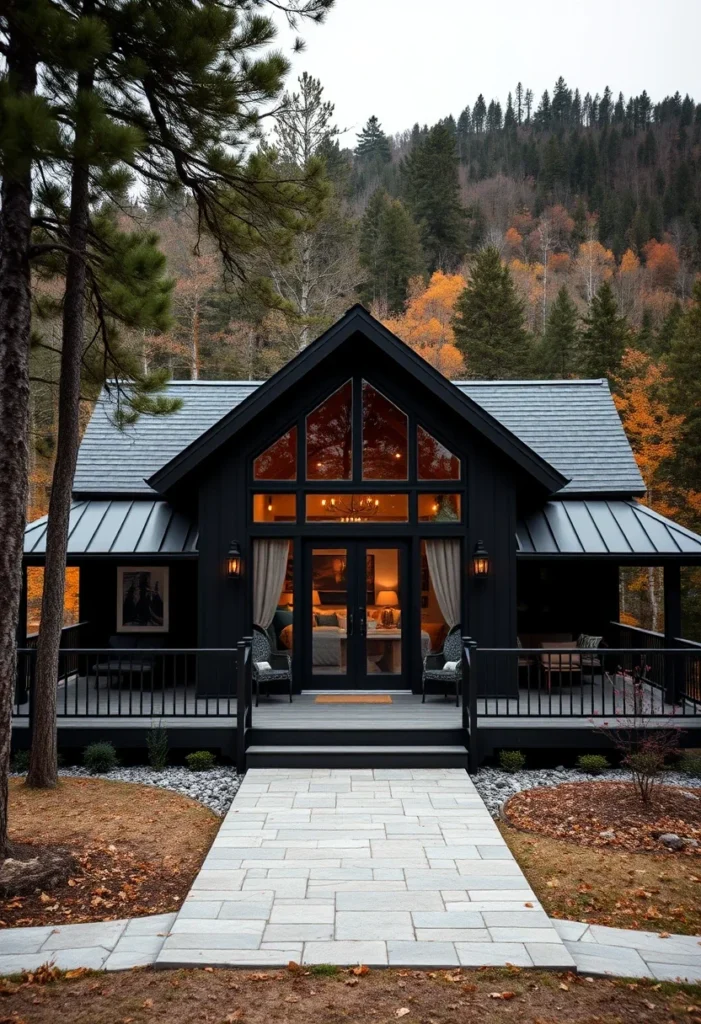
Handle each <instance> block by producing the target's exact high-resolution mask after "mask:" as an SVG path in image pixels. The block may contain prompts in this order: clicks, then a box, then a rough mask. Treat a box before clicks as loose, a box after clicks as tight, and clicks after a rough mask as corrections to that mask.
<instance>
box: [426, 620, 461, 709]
mask: <svg viewBox="0 0 701 1024" xmlns="http://www.w3.org/2000/svg"><path fill="white" fill-rule="evenodd" d="M461 679H462V639H461V636H460V625H459V624H458V625H457V626H453V627H452V629H451V630H450V631H449V633H448V635H447V637H446V638H445V642H444V643H443V650H442V651H441V652H440V653H439V654H427V655H426V657H425V658H424V667H423V672H422V674H421V703H422V704H425V703H426V692H427V687H431V686H433V685H435V686H436V689H437V690H438V692H439V693H440V691H441V690H443V692H444V694H445V698H446V700H447V699H448V691H449V690H450V691H451V692H453V693H455V706H456V707H459V705H460V680H461Z"/></svg>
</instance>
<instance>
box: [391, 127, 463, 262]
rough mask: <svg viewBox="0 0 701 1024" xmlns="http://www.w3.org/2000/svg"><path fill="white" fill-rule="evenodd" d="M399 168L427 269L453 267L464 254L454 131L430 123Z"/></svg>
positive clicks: (461, 208)
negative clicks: (426, 262) (418, 142)
mask: <svg viewBox="0 0 701 1024" xmlns="http://www.w3.org/2000/svg"><path fill="white" fill-rule="evenodd" d="M402 170H403V175H404V182H405V192H406V197H407V200H408V203H409V207H410V209H411V210H412V212H413V214H414V217H415V219H416V221H417V223H418V224H419V227H420V231H421V241H422V245H423V250H424V253H425V254H426V259H427V261H428V269H429V271H430V272H431V273H432V272H433V271H434V270H437V269H439V268H441V269H443V270H447V271H449V270H453V269H454V268H455V267H457V265H458V264H459V262H460V260H461V259H462V257H463V256H464V254H465V244H466V226H465V219H466V211H465V209H464V208H463V206H462V205H461V203H460V183H459V180H458V158H457V151H456V144H455V135H454V134H453V132H452V131H451V130H450V128H449V127H448V126H447V125H445V124H443V123H439V124H437V125H434V127H433V128H431V129H430V131H429V133H428V135H427V137H426V139H425V140H424V141H423V142H422V143H421V145H420V146H418V148H417V149H415V150H412V152H411V153H410V154H409V156H408V157H407V158H406V160H405V161H404V164H403V168H402Z"/></svg>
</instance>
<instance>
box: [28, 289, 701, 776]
mask: <svg viewBox="0 0 701 1024" xmlns="http://www.w3.org/2000/svg"><path fill="white" fill-rule="evenodd" d="M168 393H169V394H170V395H174V396H178V397H179V398H181V399H182V409H181V410H180V411H178V412H177V413H175V414H173V415H172V416H169V417H163V418H155V417H147V416H143V417H141V418H140V419H139V420H138V422H137V423H136V424H135V425H133V426H130V427H127V428H125V429H124V430H122V431H120V430H118V429H117V428H116V427H115V426H114V425H113V422H112V418H111V417H112V413H113V411H114V410H113V408H112V406H111V403H110V399H109V398H108V396H107V395H103V397H102V398H101V399H100V401H98V403H97V405H96V407H95V410H94V412H93V415H92V419H91V421H90V423H89V425H88V427H87V430H86V433H85V436H84V438H83V442H82V445H81V449H80V456H79V460H78V468H77V473H76V479H75V491H74V499H75V501H74V507H73V511H72V515H71V524H70V539H69V563H70V564H71V565H75V566H79V568H80V626H79V627H73V633H72V634H71V636H70V637H69V641H68V642H66V643H64V647H66V648H67V649H68V648H70V649H71V650H75V651H81V652H84V653H83V654H82V655H80V654H77V653H76V654H73V655H72V658H73V660H72V661H70V659H69V658H68V654H66V657H65V658H64V661H65V665H64V668H63V670H62V672H63V676H62V679H61V680H60V681H59V687H60V691H59V715H60V716H62V717H61V723H62V724H65V723H66V720H67V718H68V717H71V716H72V717H73V718H80V717H81V716H82V717H83V718H84V720H85V721H87V719H91V720H92V719H94V718H97V717H102V721H103V724H104V723H105V718H106V717H107V718H109V717H110V716H122V717H124V716H127V715H128V716H131V717H132V718H133V719H134V723H135V724H136V723H137V721H138V722H139V723H142V722H146V721H147V719H149V718H153V717H154V716H157V717H161V716H168V715H169V714H170V715H171V716H172V717H173V721H175V719H176V718H177V720H178V722H179V723H180V724H181V725H182V721H183V720H184V719H186V718H187V719H188V721H189V725H190V726H191V727H192V728H196V727H199V728H201V729H204V727H205V726H211V724H212V723H211V719H212V717H220V716H222V714H223V713H222V710H221V705H220V700H222V699H224V700H226V701H229V703H228V704H227V705H226V711H225V713H224V718H226V716H227V715H229V716H231V715H232V714H233V712H232V707H231V703H230V702H231V700H232V699H234V698H235V690H236V687H235V683H234V682H233V679H234V675H235V673H233V672H232V669H231V665H232V661H231V658H232V657H233V656H234V655H233V654H232V652H235V649H236V647H237V644H238V642H239V641H240V640H241V638H243V637H253V638H254V639H253V648H252V653H251V655H250V659H251V669H250V671H251V673H252V674H253V675H254V676H256V677H257V682H258V683H259V684H260V685H259V689H260V695H261V700H260V708H259V711H258V712H257V714H259V715H260V721H262V720H263V716H264V715H266V714H267V715H270V714H272V713H273V712H272V711H271V708H274V709H275V710H274V713H275V715H276V719H275V724H276V726H280V723H281V722H283V718H284V716H285V715H289V716H291V717H290V721H292V720H293V716H295V715H298V714H300V711H299V707H300V706H301V705H302V704H303V702H304V701H305V700H306V701H307V704H309V705H310V707H311V705H312V704H313V705H314V707H316V705H317V704H320V703H321V706H322V707H323V702H320V701H319V700H318V699H317V698H318V697H319V696H320V695H322V696H323V695H324V694H329V695H330V696H333V695H334V694H337V695H339V696H346V697H349V696H351V697H352V695H353V694H358V695H363V694H364V695H370V696H371V695H372V694H373V693H375V694H378V695H386V696H387V697H388V699H391V700H392V703H393V704H394V706H395V707H397V706H404V705H403V704H402V701H404V704H406V702H407V701H408V700H409V699H410V698H411V696H412V695H415V696H414V697H413V699H412V703H411V707H412V709H413V711H412V714H413V715H414V717H415V721H416V722H417V723H419V724H420V721H421V719H420V716H421V715H422V714H423V715H425V716H426V717H425V718H424V720H423V721H424V722H428V721H429V720H431V721H433V719H431V715H437V714H441V715H443V714H447V711H448V709H450V708H452V707H454V700H455V698H456V697H457V698H458V700H459V699H460V683H459V681H458V683H456V682H455V679H456V678H458V679H459V677H460V672H461V665H462V658H463V650H462V649H463V642H462V639H461V638H462V637H470V638H471V639H472V641H473V646H475V645H476V647H477V651H476V655H475V659H474V660H475V662H477V661H479V662H480V665H481V668H480V692H479V694H478V697H479V700H480V701H481V702H482V703H481V704H480V712H479V713H480V714H483V715H484V716H485V718H489V716H490V715H492V713H493V715H497V716H498V715H500V714H501V710H503V708H504V707H505V708H506V712H508V715H507V717H508V718H509V719H511V718H513V717H514V716H515V714H516V712H514V708H513V706H512V704H511V703H509V702H510V701H511V702H513V701H515V702H516V704H519V700H520V705H519V707H520V711H519V712H518V713H519V714H523V713H524V707H525V708H526V711H525V713H526V714H532V713H533V705H532V703H530V700H531V698H530V696H528V693H530V691H531V690H533V692H535V689H536V688H537V690H538V693H539V695H540V704H539V709H540V713H541V715H542V714H545V712H544V711H543V706H544V704H543V697H544V696H545V697H547V698H548V699H549V700H550V708H551V711H550V714H551V715H552V701H553V695H555V696H556V698H558V699H559V700H560V706H561V707H562V701H563V699H564V700H565V706H566V707H569V708H570V712H571V713H574V709H575V706H577V707H578V706H579V704H580V703H581V707H582V711H583V712H584V708H585V699H584V698H585V696H586V700H587V701H589V700H591V701H594V696H592V695H593V693H594V690H593V689H592V687H594V688H595V687H596V686H600V687H602V691H601V693H602V694H603V693H604V691H605V679H606V678H609V679H611V680H612V685H613V688H614V689H615V688H616V687H615V682H616V678H618V677H617V672H618V671H619V670H620V671H621V672H623V670H622V669H621V668H620V666H617V667H616V668H614V669H613V670H612V672H613V675H609V674H608V673H607V672H605V671H603V669H602V665H601V662H602V656H601V655H599V654H597V656H596V658H594V657H593V656H592V658H591V659H590V661H591V664H590V665H589V671H585V665H584V664H583V661H582V657H583V656H580V655H579V654H576V653H575V654H573V653H572V652H573V651H574V652H577V651H579V650H581V648H582V647H589V646H590V645H591V646H592V647H593V646H595V645H600V646H599V647H598V650H604V649H605V648H604V646H603V645H604V644H606V645H607V646H608V649H617V648H621V647H624V646H625V647H646V646H650V645H652V646H653V647H654V646H657V647H658V648H672V647H674V648H679V647H680V645H681V644H682V643H687V642H685V641H682V638H681V622H680V596H679V588H680V584H679V579H680V577H679V571H680V566H681V565H685V564H699V563H701V538H699V537H697V536H695V535H694V534H693V533H691V532H689V531H688V530H686V529H684V528H683V527H681V526H678V525H677V524H675V523H673V522H671V521H669V520H667V519H665V518H663V517H662V516H660V515H658V514H657V513H655V512H653V511H652V510H650V509H649V508H647V507H646V506H645V505H643V504H641V502H640V501H639V500H638V499H639V498H642V497H643V495H644V492H645V488H644V485H643V481H642V479H641V476H640V473H639V471H638V468H637V466H636V463H635V460H634V458H633V454H632V451H631V449H630V446H629V444H628V441H627V439H626V436H625V434H624V431H623V428H622V425H621V422H620V419H619V416H618V414H617V412H616V409H615V406H614V403H613V400H612V396H611V393H610V390H609V387H608V384H607V382H606V381H605V380H567V381H465V382H460V381H458V382H455V383H451V382H450V381H448V380H446V379H445V378H444V377H443V376H442V375H441V374H440V373H438V372H437V371H436V370H434V369H433V368H432V367H431V366H430V365H428V364H427V363H426V362H425V361H424V360H422V359H421V358H420V357H419V356H418V355H416V354H415V353H414V352H413V351H412V350H411V349H410V348H409V347H408V346H406V345H405V344H404V343H403V342H401V341H400V340H399V339H397V338H396V337H395V336H394V335H392V334H391V333H390V332H389V331H388V330H386V329H385V328H384V327H383V326H382V325H381V324H380V323H378V322H377V321H376V320H374V319H373V317H372V316H370V314H369V313H367V312H366V311H365V310H364V309H363V308H362V307H360V306H354V307H353V308H352V309H350V310H349V311H348V313H346V314H345V316H343V317H342V318H341V320H339V321H338V323H336V324H335V325H334V326H333V327H331V328H330V329H329V330H328V331H326V333H325V334H323V335H322V336H321V337H320V338H318V339H317V340H316V341H314V342H313V343H312V344H311V345H310V346H309V347H308V348H307V349H305V350H304V351H303V352H301V353H300V354H299V355H297V356H296V357H295V358H294V359H292V360H291V361H290V362H289V363H288V364H287V365H285V366H284V367H283V368H282V369H281V370H279V371H278V372H277V373H276V374H274V376H272V377H271V378H270V379H269V380H267V381H265V382H263V383H256V382H248V381H174V382H172V383H171V384H170V385H169V387H168ZM44 534H45V520H39V521H37V522H35V523H31V524H30V525H29V526H28V528H27V533H26V546H25V551H26V559H25V560H26V564H27V565H28V566H31V565H40V564H41V563H42V560H43V556H44ZM624 564H637V565H649V564H653V565H658V566H664V584H665V631H664V636H662V637H661V638H660V637H658V638H657V640H655V641H654V642H653V641H652V640H650V637H652V636H653V635H652V634H649V635H648V634H645V636H643V634H644V633H645V631H643V630H637V631H633V630H631V629H630V628H627V629H625V630H624V627H623V626H622V624H621V623H620V621H619V586H618V576H619V567H620V566H621V565H624ZM624 633H625V636H624ZM591 638H593V639H591ZM20 646H21V647H25V648H27V649H28V651H29V652H30V653H31V638H30V639H29V640H27V639H26V638H25V637H24V636H20ZM694 648H695V645H693V644H691V643H690V642H689V643H688V646H687V647H685V649H686V650H688V651H690V652H692V653H693V650H694ZM540 649H543V650H545V649H548V650H549V651H550V652H551V657H552V658H555V659H556V660H555V661H552V660H550V661H549V662H546V661H545V660H544V659H543V658H542V657H540V656H539V654H538V653H537V652H538V651H539V650H540ZM696 650H697V654H696V656H697V657H698V651H699V650H701V648H696ZM186 651H187V652H189V653H187V654H186V653H185V652H186ZM522 651H523V652H524V653H521V652H522ZM557 651H562V654H561V655H557V654H554V653H553V652H557ZM88 652H94V653H88ZM125 652H128V653H125ZM168 652H173V654H172V656H170V657H169V654H168ZM179 652H182V653H179ZM225 652H228V655H226V656H225ZM500 652H501V654H502V655H503V657H501V659H500V658H499V657H498V655H499V654H500ZM28 656H29V654H28ZM619 660H620V659H619ZM69 662H70V663H69ZM695 664H696V666H697V667H698V661H697V662H696V663H695ZM446 665H447V668H446ZM604 667H605V666H604ZM685 671H686V670H685ZM436 672H437V673H438V675H436ZM694 672H696V669H693V671H692V672H691V677H690V679H691V681H690V682H688V684H687V691H688V692H687V696H688V697H689V699H691V698H692V697H693V696H694V693H695V691H694V686H695V683H694V678H695V677H694ZM441 673H442V674H441ZM623 674H624V675H625V672H623ZM647 676H648V677H650V679H651V678H652V673H651V672H648V673H647ZM135 679H136V680H138V682H135V681H134V680H135ZM653 682H654V681H653ZM660 686H661V687H662V690H663V691H664V694H665V698H666V699H675V700H676V699H678V697H679V693H671V694H670V692H669V683H668V679H667V682H664V681H661V682H660ZM665 687H666V689H665ZM424 693H425V695H426V699H425V703H421V697H420V696H418V695H423V694H424ZM446 693H447V694H448V697H449V698H450V699H449V700H448V701H446V700H445V694H446ZM145 694H146V697H145V696H144V695H145ZM524 694H526V697H524ZM563 695H564V696H563ZM697 696H701V694H698V695H697ZM290 697H291V698H292V704H290V703H289V701H290ZM21 698H22V695H20V697H18V705H17V708H16V711H17V720H18V721H19V720H20V719H21V718H22V715H23V713H24V712H26V711H27V707H26V703H25V704H23V703H22V701H21ZM171 698H172V703H169V702H171ZM524 699H525V700H526V704H525V705H524V703H523V701H524ZM139 700H140V702H139ZM567 700H569V704H567ZM179 701H182V703H179ZM451 701H452V703H451ZM490 701H492V703H493V707H492V706H491V705H490V703H489V702H490ZM500 701H506V702H507V703H506V705H503V706H502V705H500V704H499V702H500ZM108 705H109V708H108ZM305 706H306V705H305ZM587 706H588V705H587ZM592 706H593V705H592ZM331 707H333V705H331ZM353 707H354V705H349V708H348V709H346V708H345V707H344V705H340V706H339V707H338V708H336V709H335V710H334V712H333V714H334V715H335V716H339V715H342V714H343V713H344V712H346V711H347V713H348V715H349V716H351V715H352V714H353V711H352V709H353ZM694 707H696V705H694ZM436 709H438V710H436ZM500 709H501V710H500ZM363 712H364V713H365V712H367V713H368V714H374V715H375V716H377V715H378V714H380V711H379V710H377V709H375V708H374V706H373V705H369V710H368V709H365V708H363ZM451 713H452V712H451ZM471 713H476V712H475V711H474V708H473V709H472V712H471ZM205 718H207V719H209V721H208V722H205V721H204V719H205ZM249 718H250V716H249ZM489 720H490V721H491V718H490V719H489ZM329 721H331V720H329ZM339 721H340V722H341V725H342V724H343V722H342V720H341V719H339V718H338V717H336V718H334V719H333V725H334V727H337V726H338V724H339ZM350 721H351V718H350V717H349V718H348V722H350ZM460 721H461V719H460V712H457V718H456V719H455V724H456V727H457V726H459V725H460ZM255 724H256V721H255V715H254V725H255ZM371 724H372V725H376V718H375V719H373V720H372V723H371ZM440 724H441V725H445V723H444V722H443V721H442V720H441V723H440ZM283 727H284V723H283ZM368 727H370V726H368ZM451 728H452V722H451ZM103 732H104V729H103ZM271 737H272V734H271V736H269V737H268V740H269V741H271V742H272V739H275V737H272V739H271ZM278 738H279V737H278ZM366 738H367V737H366ZM453 738H454V737H453ZM516 742H517V743H518V741H516ZM513 743H514V741H513V740H512V744H513ZM190 745H191V746H197V745H198V744H197V743H196V742H192V743H191V744H190ZM520 745H523V742H522V741H521V744H520ZM271 749H272V747H271ZM463 753H464V748H463ZM251 763H253V762H251ZM260 763H263V762H262V761H261V762H260ZM266 763H268V762H266ZM272 763H276V762H275V761H274V760H273V762H272ZM305 763H306V762H305ZM441 763H442V762H441Z"/></svg>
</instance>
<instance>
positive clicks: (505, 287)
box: [453, 246, 529, 380]
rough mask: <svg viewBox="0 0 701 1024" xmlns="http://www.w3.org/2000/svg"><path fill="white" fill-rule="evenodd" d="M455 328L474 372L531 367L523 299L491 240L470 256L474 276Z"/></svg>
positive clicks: (494, 374)
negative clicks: (472, 256) (488, 244)
mask: <svg viewBox="0 0 701 1024" xmlns="http://www.w3.org/2000/svg"><path fill="white" fill-rule="evenodd" d="M453 328H454V331H455V344H456V346H457V348H458V349H459V350H460V352H462V354H463V356H464V357H465V362H466V364H467V370H468V374H469V376H470V377H472V378H475V379H484V380H501V379H508V378H514V377H515V378H518V377H520V376H522V375H524V374H525V373H527V371H528V363H529V340H528V334H527V332H526V329H525V326H524V321H523V303H522V302H521V300H520V299H519V297H518V295H517V293H516V289H515V287H514V283H513V281H512V279H511V274H510V272H509V269H508V267H505V266H503V265H502V262H501V256H500V255H499V251H498V249H496V248H494V247H493V246H490V247H488V248H486V249H483V250H482V251H481V252H480V253H478V254H477V256H476V257H475V259H474V260H473V262H472V266H471V277H470V280H469V282H468V284H467V287H466V288H465V290H464V291H463V293H462V295H461V296H460V297H459V299H458V301H457V303H456V305H455V318H454V320H453Z"/></svg>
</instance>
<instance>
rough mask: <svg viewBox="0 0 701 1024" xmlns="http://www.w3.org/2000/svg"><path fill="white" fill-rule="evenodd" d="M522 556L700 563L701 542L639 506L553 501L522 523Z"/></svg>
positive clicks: (518, 536)
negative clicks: (613, 558) (608, 557)
mask: <svg viewBox="0 0 701 1024" xmlns="http://www.w3.org/2000/svg"><path fill="white" fill-rule="evenodd" d="M516 540H517V552H518V554H519V555H544V556H553V555H554V556H557V555H560V556H570V555H575V556H576V555H602V556H608V555H613V556H620V557H624V558H626V559H630V558H632V557H636V556H637V557H640V558H644V559H649V558H650V557H654V556H664V557H665V558H669V557H672V558H675V559H676V560H678V561H684V562H690V563H693V562H698V561H701V537H699V536H698V535H697V534H695V533H692V532H691V530H687V529H685V527H683V526H679V525H678V524H677V523H673V522H672V521H671V520H670V519H665V517H664V516H661V515H660V514H659V513H658V512H653V510H652V509H650V508H647V506H645V505H641V504H640V503H639V502H637V501H549V502H547V504H546V505H545V506H544V507H543V508H542V509H539V510H538V511H537V512H534V513H532V514H531V515H529V516H527V517H525V518H524V519H521V520H519V522H518V525H517V527H516Z"/></svg>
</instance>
